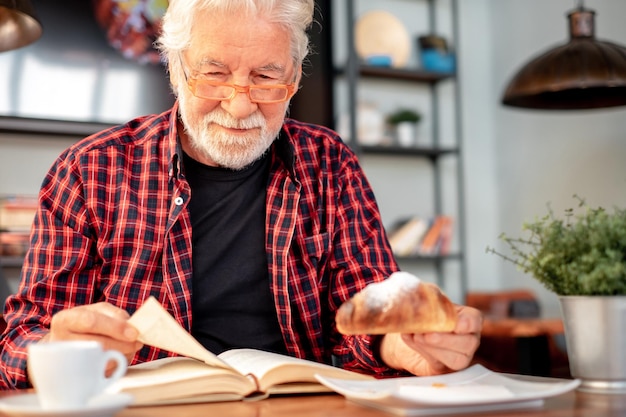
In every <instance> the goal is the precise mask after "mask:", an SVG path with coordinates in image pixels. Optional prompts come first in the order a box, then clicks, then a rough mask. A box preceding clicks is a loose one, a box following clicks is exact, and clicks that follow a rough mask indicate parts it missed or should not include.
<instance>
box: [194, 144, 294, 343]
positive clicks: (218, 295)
mask: <svg viewBox="0 0 626 417" xmlns="http://www.w3.org/2000/svg"><path fill="white" fill-rule="evenodd" d="M269 162H270V158H269V156H265V157H263V158H262V159H260V160H258V161H257V162H255V163H254V164H252V165H251V166H249V167H247V168H245V169H243V170H237V171H235V170H231V169H225V168H217V167H210V166H207V165H204V164H202V163H200V162H197V161H195V160H193V159H192V158H191V157H189V156H188V155H186V154H185V155H184V157H183V163H184V166H185V176H186V178H187V181H188V182H189V184H190V186H191V201H190V203H189V212H190V215H191V224H192V230H193V238H192V243H193V288H192V291H193V292H192V328H191V333H192V334H193V336H194V337H195V338H196V339H197V340H198V341H199V342H200V343H202V344H203V345H204V346H205V347H206V348H207V349H208V350H210V351H211V352H213V353H215V354H219V353H220V352H222V351H224V350H227V349H230V348H236V347H250V348H256V349H262V350H269V351H274V352H280V353H285V352H286V350H285V344H284V342H283V339H282V334H281V332H280V328H279V325H278V318H277V314H276V308H275V305H274V299H273V296H272V293H271V291H270V284H269V274H268V269H267V255H266V251H265V197H266V192H267V191H266V187H267V178H268V171H269Z"/></svg>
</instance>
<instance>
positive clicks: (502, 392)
mask: <svg viewBox="0 0 626 417" xmlns="http://www.w3.org/2000/svg"><path fill="white" fill-rule="evenodd" d="M316 377H317V379H318V380H319V381H320V382H321V383H322V384H324V385H326V386H327V387H329V388H331V389H332V390H334V391H336V392H338V393H339V394H342V395H343V396H345V397H346V398H347V399H349V400H351V401H353V402H356V403H359V404H362V405H365V406H369V407H374V408H379V409H383V410H386V411H389V412H392V413H397V414H405V415H432V414H442V413H463V412H481V411H489V410H501V409H510V408H526V407H540V406H542V405H543V400H544V399H545V398H548V397H552V396H555V395H559V394H563V393H565V392H568V391H571V390H573V389H575V388H576V387H578V385H580V380H578V379H574V380H569V379H556V378H538V377H521V376H520V377H517V378H514V377H511V376H507V375H505V374H500V373H497V372H492V371H490V370H488V369H486V368H485V367H483V366H481V365H474V366H471V367H469V368H467V369H465V370H463V371H459V372H454V373H450V374H446V375H440V376H430V377H403V378H390V379H379V380H375V381H349V380H340V379H334V378H325V377H322V376H319V375H317V376H316ZM522 378H523V379H522Z"/></svg>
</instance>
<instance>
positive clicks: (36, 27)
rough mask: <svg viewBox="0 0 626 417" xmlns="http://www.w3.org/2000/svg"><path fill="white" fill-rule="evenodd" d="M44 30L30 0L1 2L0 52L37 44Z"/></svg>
mask: <svg viewBox="0 0 626 417" xmlns="http://www.w3.org/2000/svg"><path fill="white" fill-rule="evenodd" d="M41 32H42V28H41V23H40V22H39V19H37V17H36V16H35V10H34V9H33V6H32V5H31V3H30V1H28V0H0V52H4V51H9V50H11V49H17V48H21V47H22V46H26V45H29V44H31V43H33V42H35V41H36V40H37V39H39V37H40V36H41Z"/></svg>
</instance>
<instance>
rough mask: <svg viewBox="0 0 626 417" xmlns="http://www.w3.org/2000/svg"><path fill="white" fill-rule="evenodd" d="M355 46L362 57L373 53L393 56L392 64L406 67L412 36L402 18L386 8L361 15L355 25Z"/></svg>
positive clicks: (365, 57)
mask: <svg viewBox="0 0 626 417" xmlns="http://www.w3.org/2000/svg"><path fill="white" fill-rule="evenodd" d="M354 37H355V48H356V51H357V53H358V54H359V56H360V57H361V58H362V59H367V58H368V57H370V56H372V55H374V56H375V55H383V56H388V57H390V58H391V63H392V66H394V67H404V66H406V63H407V61H408V59H409V56H410V54H411V37H410V36H409V32H408V31H407V30H406V28H405V27H404V25H403V24H402V22H401V21H400V19H398V18H397V17H395V16H394V15H393V14H391V13H389V12H387V11H384V10H372V11H370V12H367V13H365V14H363V16H361V17H360V18H359V19H358V20H357V22H356V25H355V27H354Z"/></svg>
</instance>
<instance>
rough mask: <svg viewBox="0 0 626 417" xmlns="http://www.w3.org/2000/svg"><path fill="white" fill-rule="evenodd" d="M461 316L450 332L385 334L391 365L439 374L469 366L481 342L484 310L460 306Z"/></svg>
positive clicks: (383, 350) (385, 356) (384, 347)
mask: <svg viewBox="0 0 626 417" xmlns="http://www.w3.org/2000/svg"><path fill="white" fill-rule="evenodd" d="M456 309H457V313H458V315H459V320H458V322H457V325H456V327H455V329H454V330H453V331H452V332H450V333H424V334H400V333H390V334H387V335H385V337H384V338H383V340H382V343H381V345H380V355H381V358H382V359H383V361H384V362H385V363H386V364H387V365H388V366H390V367H392V368H395V369H401V370H405V371H408V372H411V373H412V374H415V375H420V376H426V375H438V374H442V373H446V372H450V371H458V370H460V369H463V368H466V367H467V366H468V365H469V364H470V362H471V360H472V357H473V356H474V352H476V349H478V345H479V344H480V332H481V330H482V322H483V318H482V314H481V313H480V311H478V310H476V309H475V308H472V307H467V306H456Z"/></svg>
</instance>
